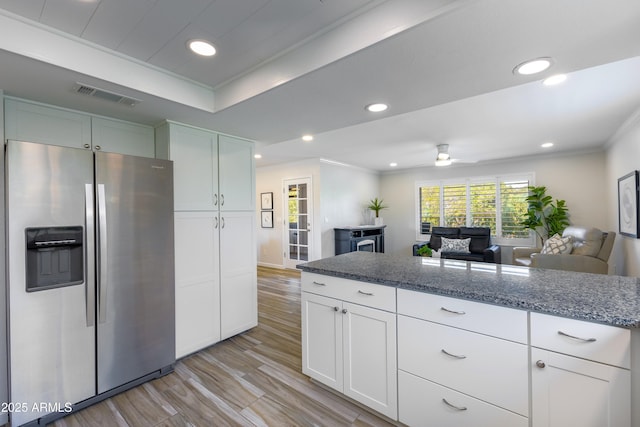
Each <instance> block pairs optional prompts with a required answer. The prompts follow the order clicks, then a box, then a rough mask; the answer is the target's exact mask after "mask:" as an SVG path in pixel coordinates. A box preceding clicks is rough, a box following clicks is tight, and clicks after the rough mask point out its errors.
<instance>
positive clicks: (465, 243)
mask: <svg viewBox="0 0 640 427" xmlns="http://www.w3.org/2000/svg"><path fill="white" fill-rule="evenodd" d="M470 243H471V238H468V239H447V238H446V237H443V238H442V248H440V250H441V251H442V252H458V253H465V254H468V253H470V252H469V244H470Z"/></svg>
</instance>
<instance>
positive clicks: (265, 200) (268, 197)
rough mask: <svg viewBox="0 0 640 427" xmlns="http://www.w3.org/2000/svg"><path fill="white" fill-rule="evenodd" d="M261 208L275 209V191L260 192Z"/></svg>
mask: <svg viewBox="0 0 640 427" xmlns="http://www.w3.org/2000/svg"><path fill="white" fill-rule="evenodd" d="M260 209H273V193H272V192H269V193H260Z"/></svg>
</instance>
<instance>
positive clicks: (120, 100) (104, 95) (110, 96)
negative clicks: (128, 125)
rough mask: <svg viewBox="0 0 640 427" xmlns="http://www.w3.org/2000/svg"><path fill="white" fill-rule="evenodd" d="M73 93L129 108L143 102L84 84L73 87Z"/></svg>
mask: <svg viewBox="0 0 640 427" xmlns="http://www.w3.org/2000/svg"><path fill="white" fill-rule="evenodd" d="M73 91H74V92H76V93H79V94H81V95H87V96H93V97H94V98H99V99H103V100H105V101H109V102H115V103H117V104H122V105H126V106H129V107H133V106H135V105H136V104H139V103H140V102H141V101H140V100H139V99H135V98H129V97H128V96H124V95H120V94H118V93H114V92H109V91H106V90H104V89H99V88H97V87H92V86H89V85H85V84H83V83H76V84H75V85H73Z"/></svg>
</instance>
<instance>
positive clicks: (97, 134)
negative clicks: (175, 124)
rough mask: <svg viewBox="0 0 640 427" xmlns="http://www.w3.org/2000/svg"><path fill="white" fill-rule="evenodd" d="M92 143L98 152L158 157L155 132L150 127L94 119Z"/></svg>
mask: <svg viewBox="0 0 640 427" xmlns="http://www.w3.org/2000/svg"><path fill="white" fill-rule="evenodd" d="M91 141H92V145H93V149H94V150H96V151H107V152H109V153H120V154H127V155H129V156H140V157H155V155H156V149H155V132H154V130H153V128H152V127H150V126H144V125H139V124H136V123H129V122H123V121H119V120H111V119H105V118H102V117H92V118H91ZM85 148H86V147H85Z"/></svg>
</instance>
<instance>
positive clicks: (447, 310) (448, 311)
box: [440, 307, 467, 315]
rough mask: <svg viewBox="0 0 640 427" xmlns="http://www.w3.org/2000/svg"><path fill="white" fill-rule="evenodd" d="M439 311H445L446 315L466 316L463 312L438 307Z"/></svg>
mask: <svg viewBox="0 0 640 427" xmlns="http://www.w3.org/2000/svg"><path fill="white" fill-rule="evenodd" d="M440 310H442V311H446V312H447V313H453V314H460V315H462V314H467V313H465V312H464V311H456V310H449V309H448V308H445V307H440Z"/></svg>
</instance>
